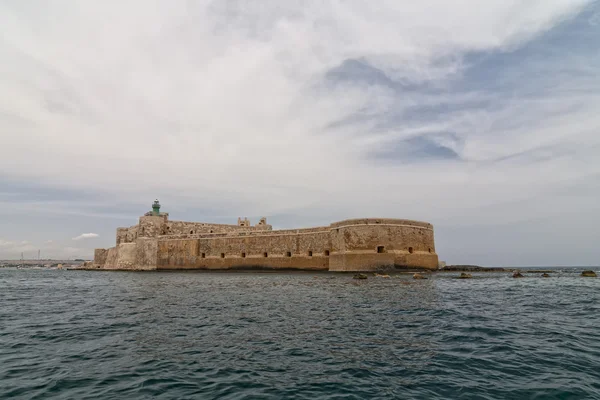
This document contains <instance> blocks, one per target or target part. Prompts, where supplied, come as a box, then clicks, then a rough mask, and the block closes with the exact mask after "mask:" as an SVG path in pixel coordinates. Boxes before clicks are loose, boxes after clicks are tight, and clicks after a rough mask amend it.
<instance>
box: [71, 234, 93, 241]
mask: <svg viewBox="0 0 600 400" xmlns="http://www.w3.org/2000/svg"><path fill="white" fill-rule="evenodd" d="M98 236H100V235H98V234H97V233H82V234H81V235H79V236H75V237H74V238H73V240H82V239H93V238H97V237H98Z"/></svg>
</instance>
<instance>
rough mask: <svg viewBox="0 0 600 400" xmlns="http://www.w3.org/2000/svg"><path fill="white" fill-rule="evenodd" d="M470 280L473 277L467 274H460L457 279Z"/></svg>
mask: <svg viewBox="0 0 600 400" xmlns="http://www.w3.org/2000/svg"><path fill="white" fill-rule="evenodd" d="M471 278H473V275H471V274H467V273H466V272H461V274H460V276H459V277H458V279H471Z"/></svg>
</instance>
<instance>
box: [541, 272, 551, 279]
mask: <svg viewBox="0 0 600 400" xmlns="http://www.w3.org/2000/svg"><path fill="white" fill-rule="evenodd" d="M542 278H550V274H547V273H546V272H544V273H543V274H542Z"/></svg>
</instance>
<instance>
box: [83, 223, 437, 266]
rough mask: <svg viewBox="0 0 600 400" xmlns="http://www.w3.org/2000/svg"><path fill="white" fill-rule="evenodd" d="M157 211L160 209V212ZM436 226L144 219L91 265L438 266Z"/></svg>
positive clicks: (121, 231)
mask: <svg viewBox="0 0 600 400" xmlns="http://www.w3.org/2000/svg"><path fill="white" fill-rule="evenodd" d="M156 214H158V215H156ZM437 267H438V256H437V254H436V252H435V245H434V234H433V226H432V225H431V224H429V223H426V222H419V221H411V220H405V219H389V218H388V219H386V218H364V219H351V220H344V221H339V222H334V223H332V224H331V225H329V226H323V227H315V228H306V229H286V230H273V229H272V227H271V225H268V224H267V223H266V219H265V218H262V219H261V222H260V223H259V224H257V225H254V226H251V225H250V222H249V221H248V220H247V219H244V220H241V219H238V224H237V225H224V224H211V223H196V222H184V221H169V219H168V214H162V213H155V215H148V214H147V215H145V216H142V217H140V220H139V224H138V225H135V226H132V227H129V228H118V229H117V245H116V246H115V247H113V248H110V249H97V250H96V251H95V254H94V262H93V265H92V268H99V269H122V270H174V269H198V270H220V269H299V270H322V271H384V270H392V269H405V268H410V269H437Z"/></svg>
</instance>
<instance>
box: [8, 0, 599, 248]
mask: <svg viewBox="0 0 600 400" xmlns="http://www.w3.org/2000/svg"><path fill="white" fill-rule="evenodd" d="M588 4H591V1H584V0H531V1H527V2H523V1H516V0H509V1H507V0H490V1H487V2H486V4H485V7H482V6H481V3H480V2H479V1H476V0H456V1H453V2H448V1H444V0H425V1H419V2H414V1H398V0H381V1H379V2H378V6H377V7H373V6H372V4H370V3H369V2H364V1H346V2H337V1H330V2H322V1H308V0H307V1H302V2H282V1H279V0H267V1H262V2H248V1H241V0H222V1H198V2H177V3H173V2H167V1H152V2H148V1H137V2H136V1H130V2H126V3H125V4H120V5H119V6H118V7H117V6H115V5H114V4H112V3H106V4H104V3H99V2H82V3H81V4H79V5H78V6H77V7H72V6H71V5H66V4H65V5H63V6H61V5H60V3H52V4H51V5H50V3H48V4H44V5H43V6H40V5H39V4H36V5H35V6H32V5H28V4H27V3H26V2H17V1H15V2H12V3H11V2H4V3H3V4H2V5H0V37H2V41H0V90H1V91H2V93H3V96H0V122H1V123H2V126H3V132H10V133H2V134H0V135H4V136H3V137H2V138H1V139H2V150H0V152H1V153H0V170H2V171H3V173H8V174H9V177H10V178H11V179H15V180H19V181H23V180H26V181H41V182H45V183H46V184H48V185H51V186H54V187H61V188H69V189H73V190H75V191H81V192H93V191H99V192H102V193H103V194H104V197H103V198H102V199H99V200H98V207H89V208H87V209H85V210H83V209H82V207H81V203H80V202H71V201H65V202H62V203H59V204H54V207H53V204H51V203H47V202H42V203H40V202H38V201H35V202H32V201H22V200H19V201H16V200H15V201H13V200H12V197H11V196H7V197H6V199H3V203H2V204H6V205H7V206H10V205H11V204H13V207H14V209H15V210H19V212H29V210H36V209H41V210H42V212H44V213H52V212H60V213H65V214H68V215H75V216H77V217H78V218H82V217H83V216H84V215H91V214H94V213H96V208H97V209H98V210H101V211H98V214H95V215H101V214H102V213H105V214H113V215H115V216H116V217H119V215H118V214H119V212H118V211H115V210H110V211H106V210H105V208H106V207H107V206H110V205H113V204H115V203H121V204H122V203H137V202H140V201H142V202H144V204H145V203H146V202H148V201H151V200H152V199H154V198H155V197H156V196H158V197H159V198H160V199H161V202H162V203H163V204H164V208H165V211H169V208H170V207H175V206H179V207H199V206H202V207H206V208H226V209H227V212H230V213H231V214H232V215H235V216H237V215H261V214H265V215H277V214H294V215H296V216H297V219H296V221H297V222H298V223H300V224H302V223H303V220H302V218H301V216H303V215H311V216H312V218H314V219H318V220H319V221H320V222H321V223H326V222H328V221H329V220H331V219H333V218H338V217H348V216H362V215H383V216H397V217H408V218H420V219H425V220H430V221H432V222H440V223H457V222H459V223H464V224H470V223H488V224H494V223H498V222H502V221H506V220H507V218H508V219H510V220H513V221H523V220H524V219H526V218H529V217H530V214H531V212H532V210H531V206H522V205H521V206H518V205H517V206H515V204H523V203H519V202H527V201H531V199H545V201H546V202H547V203H548V204H549V206H545V207H540V208H536V210H533V211H535V212H538V213H540V214H539V215H541V216H544V217H547V216H552V215H553V214H552V213H556V212H560V209H559V208H557V207H558V206H561V207H565V206H567V207H568V205H566V204H565V202H564V201H565V200H564V199H557V198H553V197H552V196H551V195H549V194H551V193H553V191H556V190H560V189H561V188H563V189H564V188H566V187H567V185H568V184H571V183H573V182H587V180H588V179H590V177H591V176H594V175H595V174H600V163H599V162H598V158H597V157H596V155H597V153H598V146H600V142H599V140H600V139H599V136H598V135H597V132H596V131H597V129H598V128H600V118H599V117H598V115H597V110H598V109H599V108H600V97H599V95H598V93H599V91H598V90H596V89H599V88H598V82H599V80H598V72H597V71H598V65H600V63H599V62H598V58H597V56H594V55H593V54H591V53H592V52H588V53H586V54H583V55H582V54H577V53H574V52H573V51H574V50H571V49H569V48H564V49H561V51H560V52H559V53H557V54H550V55H549V56H548V57H549V58H547V59H543V60H525V59H524V57H523V59H520V60H517V61H515V65H518V66H519V68H515V69H514V72H506V73H505V78H506V79H507V80H508V81H509V82H507V83H506V84H505V85H504V87H505V89H506V93H505V92H500V91H498V90H489V89H486V85H488V84H490V83H491V82H487V81H485V78H483V80H482V81H481V82H474V83H475V84H474V85H473V87H472V88H470V89H468V90H464V91H457V90H455V89H453V84H455V83H456V82H457V81H459V80H460V79H461V77H463V75H464V74H465V73H467V71H468V68H469V59H468V55H469V54H472V53H474V52H479V53H481V54H494V52H496V53H502V52H504V51H511V50H514V49H518V48H520V47H522V46H525V45H527V44H528V43H531V41H532V40H534V39H535V38H536V37H539V36H540V35H542V34H544V33H545V32H548V31H550V30H552V29H553V28H555V27H556V26H558V24H560V23H561V22H562V21H565V20H568V19H569V18H572V17H573V16H575V15H576V14H577V13H578V12H580V11H581V10H582V9H583V8H584V7H585V6H586V5H588ZM31 26H35V29H31V28H30V27H31ZM586 26H588V28H589V29H594V28H593V27H594V26H597V25H593V24H586ZM593 33H594V32H593V31H592V32H591V33H590V40H595V39H594V38H595V36H594V35H593ZM596 33H597V32H596ZM347 59H361V60H365V62H367V63H369V64H371V65H372V66H374V67H377V68H379V69H380V70H381V71H382V73H384V74H385V76H386V77H387V78H389V79H393V80H395V81H396V82H397V83H398V84H403V85H406V86H407V87H409V86H411V85H419V84H423V83H426V84H427V85H430V86H431V87H433V88H436V89H437V90H434V91H418V90H417V91H413V92H411V91H408V90H406V91H402V90H398V89H397V88H394V87H390V86H388V87H386V86H383V85H379V86H377V85H368V84H365V83H364V82H359V81H345V82H344V83H343V84H342V83H340V84H337V85H329V84H328V83H327V81H326V78H325V77H326V76H327V73H328V71H330V70H331V69H332V68H335V67H338V66H339V65H341V64H342V63H343V62H344V61H345V60H347ZM505 67H506V66H505V65H500V66H497V68H505ZM507 71H508V70H507ZM477 84H479V85H477ZM509 84H510V85H515V84H518V86H517V87H516V88H514V87H512V86H509ZM519 88H528V89H530V90H525V89H522V90H521V91H519V90H518V89H519ZM586 88H588V91H587V92H586ZM543 90H546V91H547V92H544V93H542V91H543ZM511 91H512V94H511ZM471 103H487V104H489V106H488V107H463V108H462V109H457V110H456V111H454V112H448V113H446V114H443V115H434V116H432V118H431V119H430V120H424V119H417V120H411V119H410V118H409V117H410V116H411V114H412V113H414V111H413V110H414V109H415V108H423V107H425V106H427V107H431V108H436V107H437V108H439V109H450V108H452V107H457V106H464V104H471ZM390 114H394V115H398V118H397V119H396V120H394V123H393V124H388V125H386V127H385V128H382V127H381V125H382V120H384V119H385V118H386V117H387V116H389V115H390ZM357 115H360V116H363V117H364V116H368V118H362V119H361V118H358V119H355V118H356V116H357ZM347 119H351V120H352V121H353V122H352V123H345V124H342V123H340V122H341V121H345V120H347ZM439 132H453V133H454V134H455V137H456V140H453V141H451V142H448V139H447V138H444V137H443V136H436V137H434V138H433V139H432V140H433V141H434V142H435V143H438V144H440V145H445V146H449V147H451V148H452V150H453V151H455V152H456V153H457V154H458V156H459V157H460V160H436V161H433V162H430V163H420V164H419V165H414V164H411V163H404V164H403V163H401V162H393V163H388V164H384V163H381V162H379V161H378V160H374V159H373V158H372V157H371V154H372V153H373V152H376V151H379V150H381V149H388V148H392V147H393V146H394V145H395V144H397V143H398V142H399V141H400V140H402V139H406V138H411V137H416V136H423V135H427V134H436V133H439ZM557 149H564V150H565V151H566V152H565V153H563V154H562V155H557V154H555V153H556V152H557ZM23 154H27V157H23ZM49 154H50V155H51V156H50V158H49V157H48V155H49ZM518 155H522V156H520V157H519V156H518ZM530 156H534V157H533V158H532V157H530ZM497 160H504V161H502V162H496V161H497ZM396 161H399V160H396ZM7 171H8V172H7ZM582 185H583V186H586V184H582ZM587 186H589V184H587ZM565 190H566V189H565ZM181 193H185V194H181ZM594 193H595V194H596V195H598V194H600V192H598V191H595V192H594ZM107 198H109V199H110V201H108V200H107ZM506 204H512V205H513V206H512V207H505V205H506ZM572 204H584V205H585V207H586V210H587V211H588V212H589V211H592V210H590V207H593V206H590V205H589V204H587V203H586V202H582V201H580V200H575V201H574V202H573V203H572ZM46 205H48V207H46ZM553 206H555V207H553ZM494 207H496V208H494ZM480 209H491V210H493V211H490V212H487V213H485V214H483V215H482V213H479V212H476V211H473V210H480ZM143 211H145V210H140V214H141V213H142V212H143ZM496 211H497V212H496ZM474 215H476V217H475V216H474ZM593 215H594V216H595V218H598V217H597V213H596V214H593ZM173 216H174V217H177V216H175V215H173ZM94 229H96V228H94ZM98 232H100V231H99V230H98ZM0 233H3V232H1V231H0ZM101 233H102V234H103V237H104V236H106V235H104V233H103V232H101ZM84 235H85V234H84ZM67 237H68V236H67ZM78 238H80V237H78ZM73 239H74V240H78V239H77V238H73ZM573 240H576V239H573Z"/></svg>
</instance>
